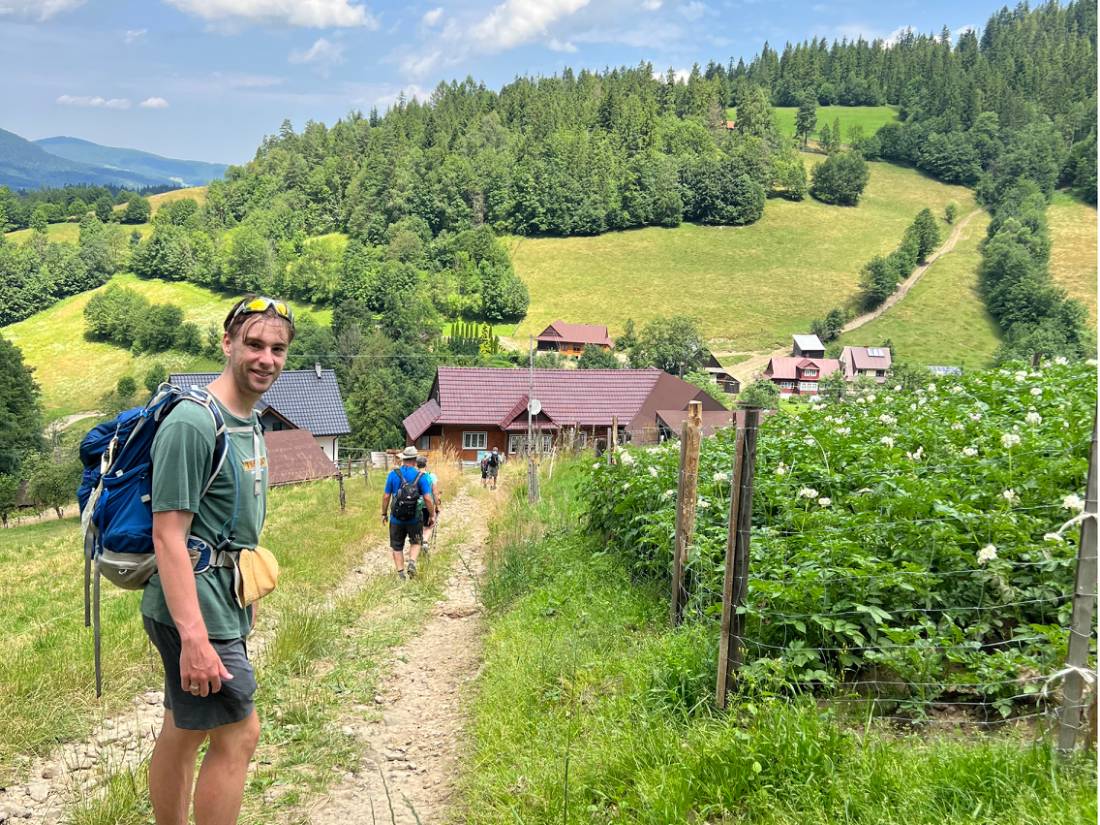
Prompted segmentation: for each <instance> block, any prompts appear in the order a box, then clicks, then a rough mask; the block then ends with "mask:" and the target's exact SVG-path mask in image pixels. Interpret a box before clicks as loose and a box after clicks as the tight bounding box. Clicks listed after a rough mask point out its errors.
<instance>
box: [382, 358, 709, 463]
mask: <svg viewBox="0 0 1100 825" xmlns="http://www.w3.org/2000/svg"><path fill="white" fill-rule="evenodd" d="M529 381H530V374H529V372H528V370H526V369H491V368H483V367H440V368H439V370H438V372H437V373H436V377H435V382H434V383H433V384H432V389H431V392H430V394H429V397H428V400H427V401H426V402H425V403H424V404H423V405H421V407H420V408H419V409H417V410H416V411H415V412H414V413H412V414H411V415H410V416H408V417H407V418H406V419H405V421H404V424H405V432H406V435H407V439H408V442H409V443H410V444H415V445H416V446H417V448H418V449H422V450H440V449H443V448H444V447H448V448H451V449H453V450H456V451H457V452H458V453H459V454H460V455H461V456H462V458H463V460H465V461H476V460H477V458H478V454H479V453H480V452H484V451H485V450H491V449H492V448H493V447H496V448H498V449H499V450H500V451H501V452H505V453H508V454H516V453H520V452H523V450H524V448H525V445H526V436H527V405H528V403H529V402H530V400H531V398H530V396H531V395H532V393H531V392H530V391H529ZM533 395H534V397H535V398H536V399H537V400H538V401H539V403H540V405H541V409H540V411H539V413H538V415H536V416H534V425H535V427H536V428H537V429H538V430H540V431H541V434H542V446H543V448H544V449H546V448H549V446H550V445H551V444H553V443H554V442H555V441H557V440H558V439H560V438H562V437H563V436H566V435H570V436H575V437H576V442H577V443H578V444H580V445H582V446H583V445H584V444H585V443H587V442H588V441H589V440H592V439H595V438H604V437H606V435H607V430H608V428H609V427H610V426H611V420H612V418H615V419H616V420H617V422H618V425H619V429H620V431H622V432H623V433H624V434H628V435H629V438H630V440H631V442H632V443H635V444H639V443H652V442H655V441H657V440H658V432H659V431H658V421H657V411H658V410H686V409H687V405H688V402H689V401H700V402H702V404H703V409H704V410H722V409H723V407H722V405H721V404H719V403H718V402H717V401H715V400H714V399H713V398H711V397H710V396H709V395H708V394H707V393H706V392H704V391H703V390H701V389H699V388H698V387H696V386H694V385H692V384H689V383H688V382H686V381H683V380H681V379H679V378H676V377H674V376H671V375H669V374H668V373H666V372H663V371H661V370H658V369H644V370H573V369H569V370H535V371H534V393H533ZM570 431H571V432H570ZM622 440H625V439H622Z"/></svg>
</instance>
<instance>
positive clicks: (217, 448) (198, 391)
mask: <svg viewBox="0 0 1100 825" xmlns="http://www.w3.org/2000/svg"><path fill="white" fill-rule="evenodd" d="M180 400H181V401H191V402H193V403H195V404H198V405H199V406H200V407H202V408H203V409H205V410H206V411H207V412H208V413H210V419H211V420H212V421H213V423H214V458H213V461H212V462H211V467H210V475H209V477H208V478H207V479H206V484H205V485H203V488H202V495H204V496H205V495H206V493H207V491H208V490H209V489H210V485H211V484H213V483H214V479H215V478H217V477H218V473H220V472H221V469H222V465H223V464H225V457H226V454H227V453H228V452H229V442H228V439H227V438H226V428H225V418H224V417H223V416H222V411H221V408H220V407H219V406H218V404H217V402H216V401H215V400H214V396H213V395H211V394H210V391H209V390H207V389H205V388H201V387H190V388H189V389H187V390H185V391H184V392H183V394H182V395H181V396H180ZM234 483H236V477H235V476H234Z"/></svg>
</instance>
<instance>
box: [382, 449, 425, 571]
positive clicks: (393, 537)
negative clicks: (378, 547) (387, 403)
mask: <svg viewBox="0 0 1100 825" xmlns="http://www.w3.org/2000/svg"><path fill="white" fill-rule="evenodd" d="M416 456H417V450H416V447H413V446H411V445H410V446H408V447H406V448H405V449H404V450H402V451H401V453H400V454H399V457H400V459H401V466H400V467H395V468H394V469H392V470H390V473H389V475H387V476H386V486H385V488H384V489H383V492H382V522H383V524H386V523H388V524H389V527H390V550H391V551H392V553H393V566H394V569H395V570H397V576H398V578H401V579H404V578H406V577H413V576H415V575H416V561H417V558H418V557H419V556H420V545H421V543H422V542H423V535H424V527H425V526H427V527H431V526H432V525H433V524H434V523H435V497H434V496H433V495H432V483H431V481H430V480H429V479H428V475H427V473H424V472H422V471H420V470H417V468H416ZM422 500H423V503H424V507H425V508H426V509H427V511H428V520H427V522H421V519H420V512H419V505H420V502H421V501H422ZM391 504H392V506H391ZM406 541H408V543H409V560H408V564H406V563H405V542H406Z"/></svg>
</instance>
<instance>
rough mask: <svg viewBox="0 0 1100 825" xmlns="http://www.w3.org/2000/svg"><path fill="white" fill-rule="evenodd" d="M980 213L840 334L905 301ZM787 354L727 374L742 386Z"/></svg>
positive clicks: (735, 367)
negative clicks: (771, 361)
mask: <svg viewBox="0 0 1100 825" xmlns="http://www.w3.org/2000/svg"><path fill="white" fill-rule="evenodd" d="M981 211H982V210H981V209H975V210H974V211H973V212H971V213H970V214H968V215H967V216H966V217H964V218H963V219H962V220H960V221H959V222H958V223H956V224H955V226H954V228H953V229H952V230H951V234H950V235H948V237H947V240H946V241H944V242H943V244H942V245H941V246H940V248H939V249H937V250H936V251H935V252H933V253H932V254H931V255H929V256H928V260H927V261H925V262H924V263H923V264H921V265H920V266H918V267H917V268H916V269H914V270H913V272H912V274H910V276H909V277H908V278H906V279H905V280H904V281H902V282H901V283H900V284H898V288H897V290H895V291H894V293H893V294H892V295H890V297H889V298H887V299H886V300H885V301H883V302H882V303H881V304H880V305H879V306H877V307H875V308H874V309H873V310H871V311H870V312H866V313H864V314H863V315H858V316H856V317H855V318H853V319H852V320H851V321H849V322H848V323H846V324H845V325H844V326H843V327H842V328H841V332H842V333H844V332H851V331H852V330H854V329H859V328H860V327H861V326H863V325H864V324H868V323H870V322H871V321H873V320H875V318H878V317H879V316H880V315H882V313H884V312H886V310H888V309H890V307H892V306H893V305H894V304H896V303H897V302H898V301H900V300H901V299H902V298H904V297H905V296H906V295H907V294H908V293H909V290H911V289H912V288H913V287H914V286H915V285H916V283H917V281H919V280H920V279H921V277H922V276H923V275H924V273H925V272H927V271H928V268H929V267H930V266H932V264H934V263H935V262H936V261H938V260H939V259H940V258H941V257H943V256H944V255H946V254H948V253H949V252H951V251H952V250H953V249H954V248H955V245H956V244H957V243H958V242H959V238H960V237H961V235H962V231H963V230H964V229H965V228H966V226H967V224H969V223H970V221H971V220H972V219H973V218H974V216H975V215H977V214H978V213H979V212H981ZM790 354H791V348H790V347H789V346H786V347H783V348H782V349H777V350H775V351H774V352H767V353H762V354H760V355H754V356H752V357H751V358H749V359H747V360H745V361H742V362H741V363H739V364H734V365H733V366H732V367H730V368H729V371H730V373H731V374H732V375H735V376H736V377H737V378H739V379H740V380H741V383H742V384H743V385H744V384H747V383H749V382H751V381H753V380H754V378H755V376H756V374H757V373H759V372H761V371H762V370H764V368H766V367H767V366H768V362H769V361H770V360H771V359H772V358H779V357H782V356H784V355H790Z"/></svg>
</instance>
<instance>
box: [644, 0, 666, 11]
mask: <svg viewBox="0 0 1100 825" xmlns="http://www.w3.org/2000/svg"><path fill="white" fill-rule="evenodd" d="M661 2H662V0H642V8H643V9H645V10H646V11H657V9H659V8H661Z"/></svg>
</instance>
